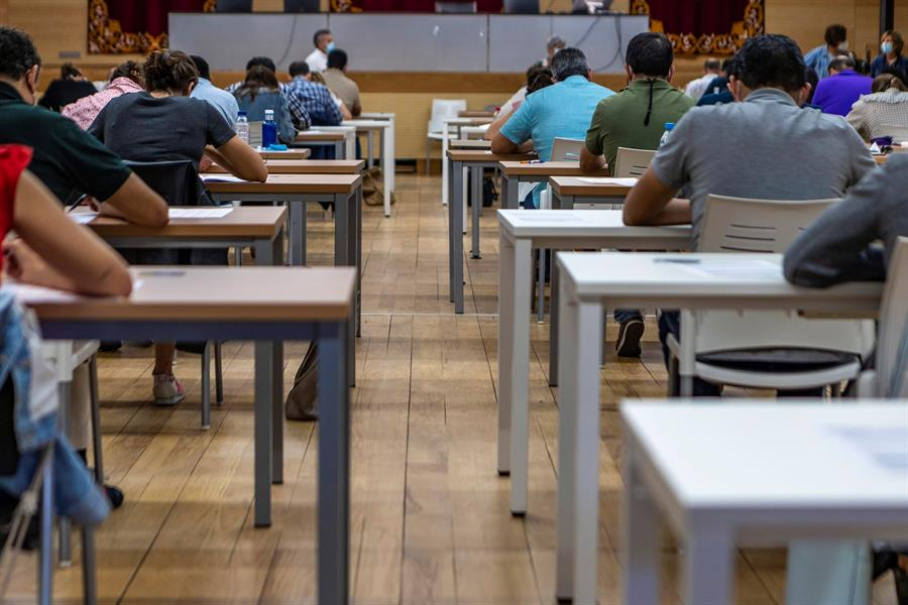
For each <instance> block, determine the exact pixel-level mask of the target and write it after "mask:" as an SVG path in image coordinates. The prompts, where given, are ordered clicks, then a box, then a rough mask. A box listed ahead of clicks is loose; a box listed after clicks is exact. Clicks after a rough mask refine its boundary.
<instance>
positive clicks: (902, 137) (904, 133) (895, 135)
mask: <svg viewBox="0 0 908 605" xmlns="http://www.w3.org/2000/svg"><path fill="white" fill-rule="evenodd" d="M880 131H881V132H882V133H883V136H886V137H892V142H893V143H901V142H903V141H908V127H906V126H899V125H898V124H883V125H882V126H880Z"/></svg>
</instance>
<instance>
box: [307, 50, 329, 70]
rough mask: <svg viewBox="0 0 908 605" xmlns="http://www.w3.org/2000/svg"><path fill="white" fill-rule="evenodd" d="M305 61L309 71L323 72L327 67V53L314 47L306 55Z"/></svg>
mask: <svg viewBox="0 0 908 605" xmlns="http://www.w3.org/2000/svg"><path fill="white" fill-rule="evenodd" d="M306 63H308V64H309V70H310V71H316V72H323V71H325V70H326V69H328V55H326V54H325V53H324V52H322V51H321V50H319V49H317V48H316V49H315V50H313V51H312V52H311V53H309V56H308V57H306Z"/></svg>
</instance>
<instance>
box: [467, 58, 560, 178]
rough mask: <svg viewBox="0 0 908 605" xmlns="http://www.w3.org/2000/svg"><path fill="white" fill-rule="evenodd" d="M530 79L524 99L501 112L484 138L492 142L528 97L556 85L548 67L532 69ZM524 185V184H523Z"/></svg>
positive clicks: (524, 88) (530, 144) (526, 145)
mask: <svg viewBox="0 0 908 605" xmlns="http://www.w3.org/2000/svg"><path fill="white" fill-rule="evenodd" d="M528 73H529V79H528V80H527V85H526V86H524V87H523V88H522V89H521V90H522V91H523V97H522V98H521V100H520V101H518V102H517V103H515V104H514V106H513V109H512V110H511V111H508V112H504V111H500V112H499V113H498V116H497V117H496V118H495V120H494V121H493V122H492V123H491V124H489V127H488V128H486V131H485V133H483V135H482V138H483V139H485V140H487V141H491V140H492V139H494V138H495V135H496V134H498V133H499V132H501V127H502V126H504V125H505V124H507V123H508V120H510V119H511V116H512V115H514V111H517V109H519V108H520V106H521V105H522V104H523V102H524V101H525V100H526V98H527V96H528V95H531V94H533V93H534V92H536V91H537V90H542V89H543V88H546V87H549V86H552V85H553V84H555V80H554V76H552V70H551V69H549V68H548V67H542V66H539V65H537V66H535V67H532V68H530V71H529V72H528ZM524 145H525V146H522V147H524V148H525V149H532V148H533V145H532V141H529V142H527V143H525V144H524ZM521 184H522V183H521Z"/></svg>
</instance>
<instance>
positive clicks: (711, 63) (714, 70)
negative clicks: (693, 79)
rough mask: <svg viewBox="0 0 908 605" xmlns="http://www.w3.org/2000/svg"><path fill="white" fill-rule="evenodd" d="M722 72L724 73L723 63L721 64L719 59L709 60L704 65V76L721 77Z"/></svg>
mask: <svg viewBox="0 0 908 605" xmlns="http://www.w3.org/2000/svg"><path fill="white" fill-rule="evenodd" d="M726 60H727V59H726ZM721 71H722V63H720V62H719V60H718V59H707V60H706V61H705V62H704V63H703V74H704V75H709V74H714V75H719V73H720V72H721Z"/></svg>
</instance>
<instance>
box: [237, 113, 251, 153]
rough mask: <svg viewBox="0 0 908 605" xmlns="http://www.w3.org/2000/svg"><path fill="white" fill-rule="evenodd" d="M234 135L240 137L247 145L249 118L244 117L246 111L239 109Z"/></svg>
mask: <svg viewBox="0 0 908 605" xmlns="http://www.w3.org/2000/svg"><path fill="white" fill-rule="evenodd" d="M234 130H236V136H238V137H240V140H242V141H243V142H244V143H246V144H247V145H248V144H249V120H248V119H247V118H246V112H245V111H241V112H240V113H239V116H238V117H237V119H236V127H235V128H234Z"/></svg>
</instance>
